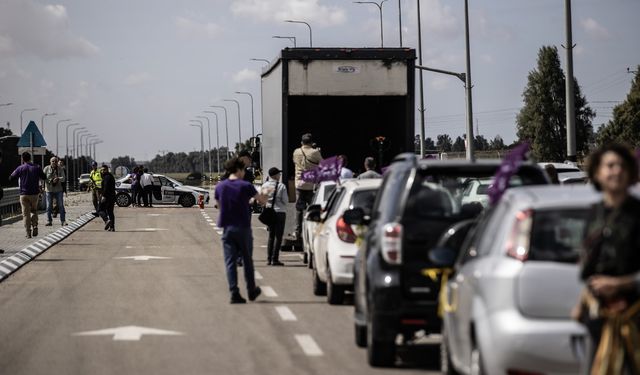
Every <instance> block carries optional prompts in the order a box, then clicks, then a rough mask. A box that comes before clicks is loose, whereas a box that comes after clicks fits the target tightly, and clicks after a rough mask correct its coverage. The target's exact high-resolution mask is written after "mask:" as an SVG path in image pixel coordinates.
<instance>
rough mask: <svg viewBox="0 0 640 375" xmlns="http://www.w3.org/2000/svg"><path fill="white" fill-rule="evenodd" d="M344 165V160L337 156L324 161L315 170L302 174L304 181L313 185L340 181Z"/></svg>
mask: <svg viewBox="0 0 640 375" xmlns="http://www.w3.org/2000/svg"><path fill="white" fill-rule="evenodd" d="M342 164H343V161H342V159H341V158H339V157H337V156H332V157H330V158H327V159H323V160H322V161H321V162H320V164H319V165H318V166H317V167H315V168H314V169H311V170H308V171H306V172H302V181H304V182H310V183H313V184H317V183H320V182H322V181H337V180H338V179H340V170H341V169H342Z"/></svg>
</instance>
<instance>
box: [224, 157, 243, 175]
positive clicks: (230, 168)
mask: <svg viewBox="0 0 640 375" xmlns="http://www.w3.org/2000/svg"><path fill="white" fill-rule="evenodd" d="M224 170H225V171H226V172H227V173H229V174H233V173H236V172H237V171H241V170H244V163H243V162H242V160H240V159H239V158H231V159H229V160H227V161H226V162H225V163H224Z"/></svg>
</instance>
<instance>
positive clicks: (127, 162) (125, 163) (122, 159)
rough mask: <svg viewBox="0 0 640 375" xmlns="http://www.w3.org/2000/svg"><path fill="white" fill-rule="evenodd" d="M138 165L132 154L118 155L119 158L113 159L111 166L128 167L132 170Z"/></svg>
mask: <svg viewBox="0 0 640 375" xmlns="http://www.w3.org/2000/svg"><path fill="white" fill-rule="evenodd" d="M135 166H136V160H135V159H134V158H132V157H130V156H128V155H127V156H118V157H117V158H113V159H111V168H112V169H114V170H115V169H116V168H117V167H127V168H128V169H129V170H132V169H133V167H135Z"/></svg>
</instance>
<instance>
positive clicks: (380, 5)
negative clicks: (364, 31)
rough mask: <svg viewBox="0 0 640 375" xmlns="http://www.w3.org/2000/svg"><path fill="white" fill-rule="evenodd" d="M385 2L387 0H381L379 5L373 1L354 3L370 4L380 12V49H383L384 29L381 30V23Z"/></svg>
mask: <svg viewBox="0 0 640 375" xmlns="http://www.w3.org/2000/svg"><path fill="white" fill-rule="evenodd" d="M385 1H387V0H382V1H381V2H379V3H376V2H375V1H354V3H355V4H372V5H375V6H377V7H378V10H379V11H380V47H384V29H383V22H382V5H383V4H384V3H385Z"/></svg>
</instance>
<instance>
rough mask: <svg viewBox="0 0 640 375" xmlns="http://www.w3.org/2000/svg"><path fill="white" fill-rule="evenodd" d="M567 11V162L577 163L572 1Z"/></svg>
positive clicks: (569, 2) (565, 2) (565, 9)
mask: <svg viewBox="0 0 640 375" xmlns="http://www.w3.org/2000/svg"><path fill="white" fill-rule="evenodd" d="M564 11H565V29H566V30H565V33H566V38H567V42H566V43H567V45H566V46H564V48H565V49H566V51H567V68H566V70H567V76H566V80H565V92H566V94H565V96H566V99H565V100H566V102H567V104H566V109H565V111H566V118H567V160H569V161H572V162H575V161H577V160H578V158H577V153H576V108H575V103H574V100H575V94H574V90H573V47H575V46H574V45H573V35H572V27H571V0H565V1H564Z"/></svg>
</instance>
